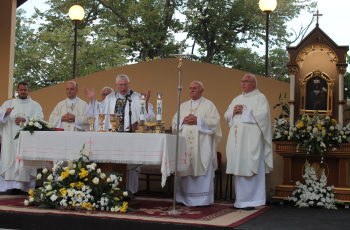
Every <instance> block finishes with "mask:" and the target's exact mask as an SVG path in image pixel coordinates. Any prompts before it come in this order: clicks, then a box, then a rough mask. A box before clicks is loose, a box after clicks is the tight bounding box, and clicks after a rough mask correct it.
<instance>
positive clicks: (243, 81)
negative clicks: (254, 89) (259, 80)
mask: <svg viewBox="0 0 350 230" xmlns="http://www.w3.org/2000/svg"><path fill="white" fill-rule="evenodd" d="M248 82H254V81H242V83H248Z"/></svg>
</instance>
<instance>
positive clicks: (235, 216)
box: [0, 195, 272, 228]
mask: <svg viewBox="0 0 350 230" xmlns="http://www.w3.org/2000/svg"><path fill="white" fill-rule="evenodd" d="M26 198H27V197H26V196H9V195H0V211H8V212H22V213H33V214H35V213H37V214H52V215H76V216H87V217H95V218H111V219H123V220H142V221H152V222H165V223H177V224H189V225H191V224H193V225H205V226H217V227H230V228H234V227H237V226H239V225H241V224H243V223H245V222H247V221H249V220H251V219H253V218H255V217H257V216H259V215H261V214H262V213H264V212H266V211H268V210H269V209H271V208H272V206H261V207H257V208H256V209H255V210H251V211H244V210H236V209H229V206H231V205H232V202H227V201H218V202H215V203H213V204H211V205H210V206H208V207H187V206H179V205H177V206H176V210H177V211H180V212H182V214H181V215H179V216H170V215H168V214H167V211H169V210H172V209H173V202H172V199H170V198H152V197H136V199H135V200H134V201H135V202H138V203H139V204H140V205H139V206H138V207H137V208H135V209H136V210H137V211H140V213H130V212H129V213H115V212H113V213H111V212H105V211H85V210H80V211H68V210H58V209H43V208H38V207H34V206H24V200H25V199H26Z"/></svg>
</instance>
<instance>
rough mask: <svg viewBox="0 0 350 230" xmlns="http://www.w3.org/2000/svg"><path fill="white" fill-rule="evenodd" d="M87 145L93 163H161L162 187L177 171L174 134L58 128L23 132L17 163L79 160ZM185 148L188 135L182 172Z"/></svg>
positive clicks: (180, 164)
mask: <svg viewBox="0 0 350 230" xmlns="http://www.w3.org/2000/svg"><path fill="white" fill-rule="evenodd" d="M84 144H85V149H84V154H86V152H87V151H88V152H89V155H90V161H92V162H96V163H116V164H118V163H119V164H151V165H161V174H162V181H161V184H162V187H163V186H164V185H165V182H166V178H167V177H168V176H170V173H173V172H174V171H175V156H176V136H174V135H169V134H153V133H97V132H54V131H51V132H49V131H40V132H34V133H33V134H30V133H29V132H28V131H25V132H23V131H22V132H21V134H20V136H19V142H18V149H17V156H16V162H15V164H16V173H18V171H19V168H20V167H28V168H34V169H39V168H45V167H48V166H50V165H52V162H57V161H66V160H68V159H78V158H79V157H80V155H79V153H80V151H81V150H82V147H83V145H84ZM185 148H186V144H185V138H184V137H179V155H178V171H184V170H186V169H187V167H188V166H189V160H188V159H187V158H188V156H187V154H186V153H185ZM31 176H33V177H36V175H31Z"/></svg>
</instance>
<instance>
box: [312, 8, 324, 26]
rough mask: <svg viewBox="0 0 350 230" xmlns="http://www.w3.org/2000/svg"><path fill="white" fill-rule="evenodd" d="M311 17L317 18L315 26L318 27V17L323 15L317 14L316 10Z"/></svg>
mask: <svg viewBox="0 0 350 230" xmlns="http://www.w3.org/2000/svg"><path fill="white" fill-rule="evenodd" d="M313 16H316V17H317V20H316V26H318V16H323V14H319V13H318V9H317V13H316V14H314V15H313Z"/></svg>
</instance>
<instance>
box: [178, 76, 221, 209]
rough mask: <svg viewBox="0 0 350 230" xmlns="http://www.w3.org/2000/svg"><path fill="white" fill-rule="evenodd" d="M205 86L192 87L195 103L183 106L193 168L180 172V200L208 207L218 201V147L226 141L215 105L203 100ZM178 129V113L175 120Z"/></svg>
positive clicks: (183, 131) (183, 132)
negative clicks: (216, 186) (216, 192)
mask: <svg viewBox="0 0 350 230" xmlns="http://www.w3.org/2000/svg"><path fill="white" fill-rule="evenodd" d="M203 92H204V87H203V84H202V83H201V82H198V81H194V82H192V83H191V85H190V96H191V98H192V99H191V100H190V101H187V102H185V103H183V104H181V107H180V122H179V123H180V126H179V130H180V133H179V134H180V135H181V136H184V137H185V138H186V154H188V155H189V160H190V166H189V167H188V169H187V170H186V171H181V172H178V178H176V179H177V186H176V201H177V202H180V203H182V204H184V205H186V206H207V205H210V204H211V203H213V202H214V177H215V173H214V172H215V170H216V169H217V168H218V162H217V154H216V147H217V145H218V143H219V142H220V140H221V139H222V132H221V126H220V115H219V113H218V111H217V109H216V107H215V105H214V104H213V102H211V101H209V100H208V99H206V98H204V97H203ZM172 126H173V129H174V130H176V128H177V113H176V114H175V116H174V118H173V123H172Z"/></svg>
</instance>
